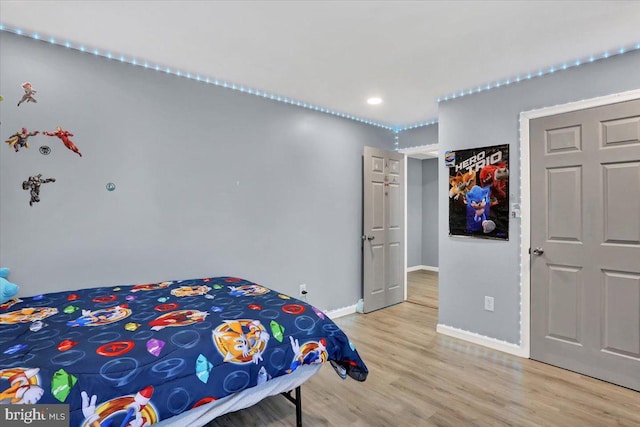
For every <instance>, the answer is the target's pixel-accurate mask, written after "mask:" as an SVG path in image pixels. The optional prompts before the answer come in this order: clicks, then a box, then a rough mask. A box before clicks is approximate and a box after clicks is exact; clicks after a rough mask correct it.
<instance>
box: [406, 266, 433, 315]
mask: <svg viewBox="0 0 640 427" xmlns="http://www.w3.org/2000/svg"><path fill="white" fill-rule="evenodd" d="M407 301H409V302H412V303H414V304H420V305H424V306H426V307H431V308H438V273H437V272H435V271H427V270H417V271H412V272H410V273H407Z"/></svg>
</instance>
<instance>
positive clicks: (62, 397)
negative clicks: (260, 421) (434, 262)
mask: <svg viewBox="0 0 640 427" xmlns="http://www.w3.org/2000/svg"><path fill="white" fill-rule="evenodd" d="M325 361H332V365H334V368H336V371H337V372H338V373H339V374H340V375H341V376H342V377H345V376H346V375H349V376H351V377H352V378H355V379H356V380H358V381H364V380H365V379H366V376H367V373H368V371H367V368H366V366H365V365H364V363H363V362H362V360H361V359H360V357H359V355H358V353H357V352H356V350H355V348H354V346H353V344H352V343H351V342H350V341H349V339H348V338H347V336H346V335H345V334H344V333H343V332H342V331H341V330H340V329H339V328H338V326H336V325H335V324H334V323H333V322H332V321H331V320H330V319H328V318H326V317H325V315H324V314H323V313H322V312H321V311H319V310H317V309H316V308H315V307H312V306H310V305H308V304H306V303H305V302H302V301H299V300H297V299H294V298H291V297H289V296H287V295H283V294H279V293H278V292H276V291H273V290H271V289H268V288H266V287H264V286H260V285H257V284H255V283H251V282H249V281H246V280H242V279H237V278H233V277H217V278H207V279H195V280H184V281H173V282H162V283H153V284H144V285H135V286H116V287H101V288H93V289H83V290H78V291H70V292H60V293H52V294H46V295H39V296H35V297H30V298H24V299H22V300H20V299H14V300H11V301H9V302H7V303H5V304H2V305H0V403H16V404H20V403H39V404H51V403H65V404H68V405H69V408H70V412H71V425H72V426H91V427H98V426H101V427H109V426H113V427H120V426H121V427H125V426H131V427H140V426H144V425H150V424H153V423H156V422H158V421H159V420H162V419H166V418H169V417H171V416H173V415H176V414H179V413H181V412H184V411H186V410H189V409H191V408H193V407H196V406H199V405H202V404H204V403H207V402H210V401H213V400H216V399H219V398H221V397H224V396H227V395H229V394H232V393H236V392H238V391H241V390H244V389H246V388H249V387H253V386H255V385H258V384H261V383H263V382H266V381H269V380H270V379H271V378H275V377H278V376H281V375H286V374H289V373H291V372H293V371H295V370H296V368H298V367H299V366H300V365H303V364H313V363H322V362H325Z"/></svg>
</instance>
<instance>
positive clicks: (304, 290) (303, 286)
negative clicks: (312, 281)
mask: <svg viewBox="0 0 640 427" xmlns="http://www.w3.org/2000/svg"><path fill="white" fill-rule="evenodd" d="M299 292H300V296H301V297H303V296H305V294H306V293H307V284H306V283H302V284H301V285H300V290H299Z"/></svg>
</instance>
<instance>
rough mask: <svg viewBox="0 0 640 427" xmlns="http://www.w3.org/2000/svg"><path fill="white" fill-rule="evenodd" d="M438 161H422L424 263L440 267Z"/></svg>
mask: <svg viewBox="0 0 640 427" xmlns="http://www.w3.org/2000/svg"><path fill="white" fill-rule="evenodd" d="M438 161H439V159H425V160H423V161H422V263H421V264H422V265H426V266H429V267H438V226H439V225H438Z"/></svg>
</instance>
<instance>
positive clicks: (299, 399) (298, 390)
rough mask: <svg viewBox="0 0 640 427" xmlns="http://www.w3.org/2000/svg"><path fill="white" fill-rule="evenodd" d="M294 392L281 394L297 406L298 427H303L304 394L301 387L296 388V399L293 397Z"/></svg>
mask: <svg viewBox="0 0 640 427" xmlns="http://www.w3.org/2000/svg"><path fill="white" fill-rule="evenodd" d="M292 393H293V390H289V391H285V392H283V393H281V394H282V395H283V396H284V397H286V398H287V400H288V401H289V402H291V403H293V404H294V405H296V427H302V394H301V388H300V386H298V387H296V397H293V396H292Z"/></svg>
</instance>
